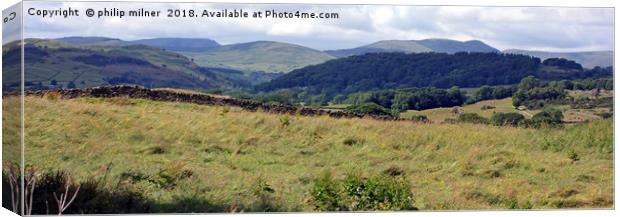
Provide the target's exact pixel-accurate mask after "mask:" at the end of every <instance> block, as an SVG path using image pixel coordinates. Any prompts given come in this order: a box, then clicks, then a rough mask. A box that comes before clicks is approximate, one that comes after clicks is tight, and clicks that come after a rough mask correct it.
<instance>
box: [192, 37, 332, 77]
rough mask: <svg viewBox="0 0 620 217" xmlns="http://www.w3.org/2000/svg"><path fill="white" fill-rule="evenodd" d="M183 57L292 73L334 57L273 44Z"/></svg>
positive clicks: (223, 48) (222, 48)
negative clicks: (294, 70)
mask: <svg viewBox="0 0 620 217" xmlns="http://www.w3.org/2000/svg"><path fill="white" fill-rule="evenodd" d="M181 54H183V55H186V56H188V57H189V58H191V59H193V60H194V62H195V63H196V64H198V65H200V66H203V67H219V68H232V69H237V70H242V71H249V72H252V71H253V72H256V71H262V72H289V71H291V70H293V69H297V68H302V67H304V66H308V65H314V64H319V63H323V62H325V61H327V60H330V59H333V58H334V57H333V56H331V55H329V54H326V53H324V52H322V51H318V50H314V49H311V48H307V47H304V46H300V45H295V44H288V43H282V42H273V41H256V42H249V43H242V44H232V45H224V46H220V47H217V48H213V49H210V50H207V51H205V52H181Z"/></svg>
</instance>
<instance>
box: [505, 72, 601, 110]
mask: <svg viewBox="0 0 620 217" xmlns="http://www.w3.org/2000/svg"><path fill="white" fill-rule="evenodd" d="M594 89H596V90H601V89H605V90H613V78H602V79H586V80H576V81H567V80H562V81H550V82H545V81H541V80H539V79H537V78H535V77H533V76H528V77H526V78H524V79H523V80H521V82H520V83H519V85H518V86H517V91H516V92H515V93H514V95H513V96H512V104H513V105H514V106H515V107H519V106H525V107H527V108H529V109H537V108H542V107H544V105H545V103H547V102H549V101H554V100H561V99H564V98H565V97H566V91H565V90H594Z"/></svg>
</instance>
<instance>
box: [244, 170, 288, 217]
mask: <svg viewBox="0 0 620 217" xmlns="http://www.w3.org/2000/svg"><path fill="white" fill-rule="evenodd" d="M250 190H251V191H252V195H253V196H254V197H255V198H256V202H255V203H254V207H252V209H253V210H256V211H261V212H274V211H278V210H280V209H281V207H282V205H281V204H278V203H276V198H275V197H274V196H273V194H274V193H275V192H276V191H275V190H274V189H273V188H272V187H271V186H270V185H269V184H268V183H267V182H266V181H265V180H264V179H262V178H259V179H258V180H256V183H255V184H254V186H252V188H251V189H250Z"/></svg>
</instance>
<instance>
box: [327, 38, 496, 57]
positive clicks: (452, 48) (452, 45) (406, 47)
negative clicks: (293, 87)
mask: <svg viewBox="0 0 620 217" xmlns="http://www.w3.org/2000/svg"><path fill="white" fill-rule="evenodd" d="M325 52H326V53H328V54H331V55H333V56H336V57H347V56H352V55H361V54H366V53H385V52H402V53H424V52H436V53H456V52H499V50H497V49H495V48H493V47H491V46H489V45H487V44H485V43H483V42H481V41H476V40H474V41H455V40H448V39H425V40H385V41H378V42H375V43H372V44H369V45H365V46H361V47H357V48H351V49H342V50H328V51H325Z"/></svg>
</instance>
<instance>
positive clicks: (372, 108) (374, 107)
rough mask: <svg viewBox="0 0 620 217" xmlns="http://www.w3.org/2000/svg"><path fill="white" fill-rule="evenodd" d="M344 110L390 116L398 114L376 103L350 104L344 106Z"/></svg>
mask: <svg viewBox="0 0 620 217" xmlns="http://www.w3.org/2000/svg"><path fill="white" fill-rule="evenodd" d="M345 111H347V112H352V113H362V114H369V115H377V116H391V117H397V116H398V114H396V113H397V112H393V111H391V110H389V109H386V108H384V107H383V106H380V105H378V104H376V103H372V102H370V103H364V104H360V105H351V106H349V107H347V108H345Z"/></svg>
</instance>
